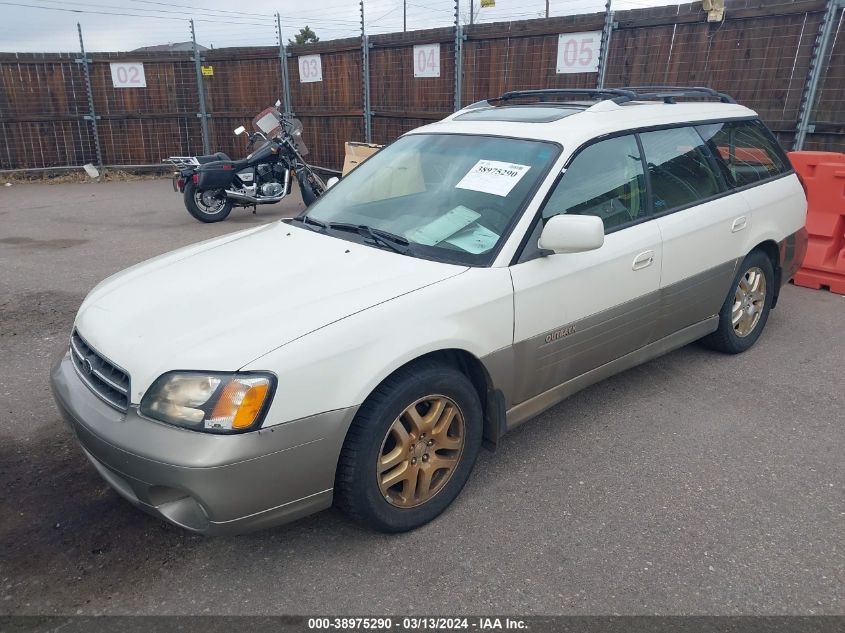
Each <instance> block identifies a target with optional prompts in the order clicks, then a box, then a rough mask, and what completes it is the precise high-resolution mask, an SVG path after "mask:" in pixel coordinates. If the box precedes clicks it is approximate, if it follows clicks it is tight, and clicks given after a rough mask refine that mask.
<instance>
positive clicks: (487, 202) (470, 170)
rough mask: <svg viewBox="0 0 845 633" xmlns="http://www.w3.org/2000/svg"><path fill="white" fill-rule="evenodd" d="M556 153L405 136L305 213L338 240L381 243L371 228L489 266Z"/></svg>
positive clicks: (494, 141)
mask: <svg viewBox="0 0 845 633" xmlns="http://www.w3.org/2000/svg"><path fill="white" fill-rule="evenodd" d="M559 151H560V148H559V146H558V145H556V144H554V143H548V142H544V141H531V140H525V139H512V138H501V137H493V136H477V135H472V136H471V135H460V134H412V135H409V136H405V137H402V138H400V139H399V140H397V141H396V142H395V143H393V144H392V145H389V146H388V147H386V148H384V149H383V150H382V151H380V152H378V153H377V154H375V155H374V156H372V157H371V158H370V159H368V160H367V161H365V162H364V163H362V164H361V165H360V166H359V167H357V168H356V169H355V170H354V171H352V172H351V173H349V174H348V175H347V176H346V177H345V178H344V179H343V180H341V181H340V182H339V183H337V184H336V185H335V186H334V187H332V188H331V189H330V190H329V191H328V192H326V194H325V195H324V196H323V197H322V198H321V199H320V200H318V201H317V202H316V203H315V204H314V205H313V206H312V207H311V209H310V210H309V211H308V214H307V217H308V218H309V219H310V220H314V221H316V222H313V223H311V226H312V227H314V226H320V225H323V230H326V231H328V232H329V233H331V234H332V235H336V236H337V237H341V238H346V239H356V240H359V241H364V242H367V243H370V244H374V245H378V246H381V247H384V246H385V244H384V243H383V241H382V240H377V239H368V237H369V238H372V237H373V236H372V232H376V233H379V234H381V236H382V237H387V238H388V239H392V240H393V243H395V244H396V243H398V244H404V245H405V246H406V248H405V249H404V251H403V252H407V253H408V254H410V255H414V256H419V257H425V258H427V259H435V260H439V261H445V262H453V263H462V264H469V265H476V266H484V265H488V264H489V263H490V262H491V261H492V258H493V254H494V253H495V251H496V249H497V247H498V245H499V243H500V242H501V240H502V239H504V236H505V235H506V234H507V233H508V231H509V230H510V228H511V226H512V224H513V223H514V221H515V220H516V219H517V217H518V216H519V214H520V212H521V211H522V209H523V207H524V206H525V204H526V203H527V201H528V200H529V198H530V194H531V192H533V191H534V188H535V186H536V185H537V183H538V182H539V180H540V178H542V177H543V175H544V174H545V173H546V172H547V171H548V169H549V167H550V166H551V164H552V162H553V160H554V159H555V157H556V156H557V155H558V153H559ZM333 224H336V225H338V227H337V228H338V230H334V229H333V227H332V225H333ZM351 227H367V229H366V230H365V229H362V230H359V231H355V230H352V231H350V230H349V229H350V228H351ZM341 228H342V229H343V230H340V229H341ZM388 234H389V235H388ZM397 238H399V239H398V240H397Z"/></svg>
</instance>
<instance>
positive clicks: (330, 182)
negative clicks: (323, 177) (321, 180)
mask: <svg viewBox="0 0 845 633" xmlns="http://www.w3.org/2000/svg"><path fill="white" fill-rule="evenodd" d="M339 182H340V178H338V177H337V176H332V177H331V178H329V179H328V180H327V181H326V189H331V188H332V187H334V186H335V185H336V184H337V183H339Z"/></svg>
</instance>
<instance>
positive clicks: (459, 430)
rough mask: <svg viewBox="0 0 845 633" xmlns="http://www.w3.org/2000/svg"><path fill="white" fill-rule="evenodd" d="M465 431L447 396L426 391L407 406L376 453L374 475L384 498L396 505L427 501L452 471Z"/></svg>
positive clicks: (409, 504)
mask: <svg viewBox="0 0 845 633" xmlns="http://www.w3.org/2000/svg"><path fill="white" fill-rule="evenodd" d="M465 435H466V428H465V421H464V415H463V412H462V411H461V409H460V407H459V406H458V405H457V403H456V402H455V401H454V400H452V399H451V398H447V397H446V396H442V395H430V396H426V397H424V398H420V399H419V400H417V401H416V402H414V403H412V404H411V405H409V406H408V407H407V408H406V409H405V410H404V411H403V412H402V413H401V414H400V415H399V416H398V417H397V418H396V419H395V420H394V421H393V424H391V425H390V428H389V429H388V431H387V434H386V435H385V438H384V440H383V442H382V445H381V450H380V451H379V456H378V463H377V464H376V476H377V478H378V485H379V489H380V490H381V494H382V495H383V496H384V499H385V500H386V501H387V502H388V503H390V504H391V505H394V506H397V507H400V508H413V507H415V506H419V505H422V504H423V503H426V502H427V501H429V500H430V499H431V498H432V497H434V495H436V494H437V493H438V492H440V491H441V490H442V489H443V487H444V486H445V485H446V484H447V483H448V481H449V479H451V477H452V474H453V473H454V472H455V468H456V467H457V465H458V463H459V462H460V460H461V455H462V453H463V450H464V439H465Z"/></svg>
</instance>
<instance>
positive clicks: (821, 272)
mask: <svg viewBox="0 0 845 633" xmlns="http://www.w3.org/2000/svg"><path fill="white" fill-rule="evenodd" d="M789 160H791V161H792V165H793V166H794V167H795V171H797V172H798V174H799V175H800V176H801V180H802V182H803V183H804V188H805V189H806V190H807V233H808V237H809V243H808V244H807V255H806V256H805V257H804V263H803V264H802V265H801V268H800V269H799V270H798V272H797V273H796V274H795V277H793V280H794V282H795V284H796V285H799V286H804V287H806V288H824V287H826V288H828V289H829V290H831V291H833V292H836V293H839V294H843V295H845V154H839V153H837V152H790V153H789Z"/></svg>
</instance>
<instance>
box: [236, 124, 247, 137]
mask: <svg viewBox="0 0 845 633" xmlns="http://www.w3.org/2000/svg"><path fill="white" fill-rule="evenodd" d="M244 132H246V128H245V127H244V126H243V125H241V126H240V127H236V128H235V136H240V135H241V134H243V133H244Z"/></svg>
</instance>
